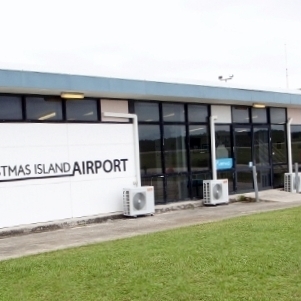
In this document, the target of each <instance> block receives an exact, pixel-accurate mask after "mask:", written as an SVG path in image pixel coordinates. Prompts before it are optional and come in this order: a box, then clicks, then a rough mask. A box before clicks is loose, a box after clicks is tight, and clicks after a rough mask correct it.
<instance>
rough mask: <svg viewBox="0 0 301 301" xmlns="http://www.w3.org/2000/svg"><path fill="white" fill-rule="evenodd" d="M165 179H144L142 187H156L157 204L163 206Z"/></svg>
mask: <svg viewBox="0 0 301 301" xmlns="http://www.w3.org/2000/svg"><path fill="white" fill-rule="evenodd" d="M163 181H164V179H163V178H159V177H151V178H142V179H141V185H142V186H154V192H155V203H156V204H160V203H161V204H162V203H164V188H163V187H164V182H163Z"/></svg>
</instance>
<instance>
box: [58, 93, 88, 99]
mask: <svg viewBox="0 0 301 301" xmlns="http://www.w3.org/2000/svg"><path fill="white" fill-rule="evenodd" d="M84 97H85V95H84V93H77V92H62V93H61V98H65V99H83V98H84Z"/></svg>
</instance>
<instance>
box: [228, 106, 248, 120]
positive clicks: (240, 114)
mask: <svg viewBox="0 0 301 301" xmlns="http://www.w3.org/2000/svg"><path fill="white" fill-rule="evenodd" d="M249 112H250V108H248V107H232V120H233V123H249V122H250V115H249Z"/></svg>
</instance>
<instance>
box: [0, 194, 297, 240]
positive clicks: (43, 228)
mask: <svg viewBox="0 0 301 301" xmlns="http://www.w3.org/2000/svg"><path fill="white" fill-rule="evenodd" d="M279 193H281V192H280V190H276V189H275V190H269V191H267V194H266V193H263V192H262V193H261V194H262V196H261V197H260V199H259V201H260V202H273V201H275V200H276V201H277V198H279ZM284 194H286V193H285V192H284ZM271 196H272V197H271ZM290 196H292V194H290ZM295 196H296V194H295ZM299 196H300V199H301V195H299ZM235 202H246V203H247V202H255V194H254V193H243V194H236V195H230V196H229V203H235ZM203 206H204V205H203V201H202V200H196V201H184V202H177V203H170V204H164V205H156V206H155V214H161V213H166V212H170V211H177V210H186V209H196V208H200V207H203ZM126 218H127V217H125V216H124V215H123V214H122V212H117V213H111V214H103V215H95V216H87V217H81V218H71V219H65V220H58V221H51V222H47V223H37V224H31V225H20V226H17V227H11V228H3V229H0V239H1V238H5V237H10V236H18V235H26V234H31V233H41V232H47V231H54V230H60V229H66V228H74V227H80V226H83V227H84V226H87V225H90V224H97V223H104V222H108V221H111V220H115V219H126Z"/></svg>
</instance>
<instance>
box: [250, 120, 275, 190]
mask: <svg viewBox="0 0 301 301" xmlns="http://www.w3.org/2000/svg"><path fill="white" fill-rule="evenodd" d="M271 162H272V158H271V151H270V133H269V128H268V127H267V126H254V127H253V163H254V164H255V165H256V170H257V182H258V188H261V189H262V188H269V187H271V166H272V164H271Z"/></svg>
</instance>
